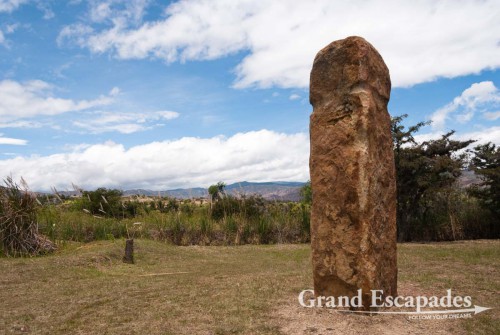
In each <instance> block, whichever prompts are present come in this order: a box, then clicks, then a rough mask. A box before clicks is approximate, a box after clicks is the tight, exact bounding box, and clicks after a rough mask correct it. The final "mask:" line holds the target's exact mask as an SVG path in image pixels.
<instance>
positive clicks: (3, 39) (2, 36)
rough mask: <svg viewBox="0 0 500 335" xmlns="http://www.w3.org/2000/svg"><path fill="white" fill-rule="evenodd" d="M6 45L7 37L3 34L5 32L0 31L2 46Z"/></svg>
mask: <svg viewBox="0 0 500 335" xmlns="http://www.w3.org/2000/svg"><path fill="white" fill-rule="evenodd" d="M4 43H5V36H4V34H3V32H2V31H1V30H0V44H4Z"/></svg>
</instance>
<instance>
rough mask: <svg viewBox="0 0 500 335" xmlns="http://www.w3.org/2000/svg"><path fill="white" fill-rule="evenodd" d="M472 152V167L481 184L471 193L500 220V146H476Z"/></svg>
mask: <svg viewBox="0 0 500 335" xmlns="http://www.w3.org/2000/svg"><path fill="white" fill-rule="evenodd" d="M472 152H473V153H474V156H473V158H472V160H471V166H472V168H473V169H474V171H475V172H476V174H478V175H479V177H480V178H481V183H480V184H479V185H476V186H474V187H472V189H471V193H472V194H473V195H474V196H476V197H477V198H479V199H480V200H481V204H482V205H483V206H484V207H486V208H488V209H490V210H491V211H492V212H493V213H494V214H495V215H496V217H497V218H500V146H498V147H497V146H496V145H495V144H493V143H491V142H490V143H487V144H482V145H478V146H476V147H475V148H474V150H473V151H472Z"/></svg>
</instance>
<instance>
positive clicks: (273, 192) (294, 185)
mask: <svg viewBox="0 0 500 335" xmlns="http://www.w3.org/2000/svg"><path fill="white" fill-rule="evenodd" d="M478 182H480V180H479V178H478V176H477V175H476V174H475V173H474V172H473V171H462V175H461V176H460V178H459V179H458V185H459V187H461V188H466V187H469V186H471V185H472V184H475V183H478ZM304 184H305V183H303V182H285V181H276V182H266V183H252V182H248V181H242V182H238V183H234V184H229V185H227V186H226V193H227V194H230V195H236V196H239V195H247V196H249V195H261V196H262V197H263V198H265V199H267V200H282V201H300V200H301V196H300V189H301V187H302V186H304ZM59 194H64V195H66V196H71V195H75V194H76V192H74V191H62V192H59ZM123 195H125V196H130V195H145V196H158V195H160V196H162V197H165V196H168V197H173V198H177V199H190V198H204V197H207V196H208V190H207V188H203V187H194V188H177V189H173V190H163V191H152V190H145V189H133V190H125V191H123Z"/></svg>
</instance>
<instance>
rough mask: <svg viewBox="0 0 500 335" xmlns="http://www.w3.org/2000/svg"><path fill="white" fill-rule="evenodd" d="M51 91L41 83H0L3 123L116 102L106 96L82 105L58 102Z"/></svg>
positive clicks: (83, 102) (0, 107)
mask: <svg viewBox="0 0 500 335" xmlns="http://www.w3.org/2000/svg"><path fill="white" fill-rule="evenodd" d="M52 89H53V87H52V86H51V85H50V84H49V83H46V82H44V81H41V80H32V81H28V82H24V83H20V82H17V81H13V80H3V81H0V121H11V120H17V119H21V118H28V117H34V116H37V115H56V114H61V113H66V112H71V111H80V110H85V109H89V108H93V107H98V106H103V105H108V104H110V103H112V101H113V98H112V97H110V96H104V95H101V96H100V97H99V98H97V99H94V100H80V101H74V100H71V99H63V98H57V97H53V95H52ZM112 93H113V91H112Z"/></svg>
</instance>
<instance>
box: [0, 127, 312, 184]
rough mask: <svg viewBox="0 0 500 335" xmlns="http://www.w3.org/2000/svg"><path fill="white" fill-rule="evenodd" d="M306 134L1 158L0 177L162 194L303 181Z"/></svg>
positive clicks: (191, 140) (110, 144)
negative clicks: (223, 184)
mask: <svg viewBox="0 0 500 335" xmlns="http://www.w3.org/2000/svg"><path fill="white" fill-rule="evenodd" d="M308 160H309V138H308V135H307V134H305V133H297V134H283V133H276V132H273V131H269V130H260V131H252V132H247V133H238V134H235V135H233V136H231V137H228V138H226V137H223V136H217V137H212V138H194V137H184V138H181V139H178V140H175V141H163V142H152V143H149V144H145V145H138V146H134V147H131V148H129V149H126V148H125V147H124V146H123V145H121V144H116V143H113V142H106V143H102V144H96V145H91V146H83V147H82V149H81V150H80V151H73V152H69V153H59V154H53V155H49V156H33V157H15V158H11V159H6V160H0V174H1V175H4V176H6V175H10V174H12V175H13V177H14V178H20V177H21V176H22V177H24V178H25V179H26V181H27V182H28V183H29V184H30V186H31V188H32V189H34V190H50V188H51V187H52V186H55V187H57V188H58V189H65V188H68V187H69V186H70V185H71V183H72V182H73V183H75V184H77V185H79V186H82V187H84V188H86V189H94V188H96V187H99V186H105V187H121V188H124V189H128V188H148V189H154V190H164V189H170V188H176V187H194V186H204V187H206V186H208V185H210V184H212V183H214V182H217V181H219V180H223V181H225V182H228V183H231V182H236V181H241V180H248V181H269V180H283V181H301V180H303V181H305V180H307V179H308V178H309V171H308Z"/></svg>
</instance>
